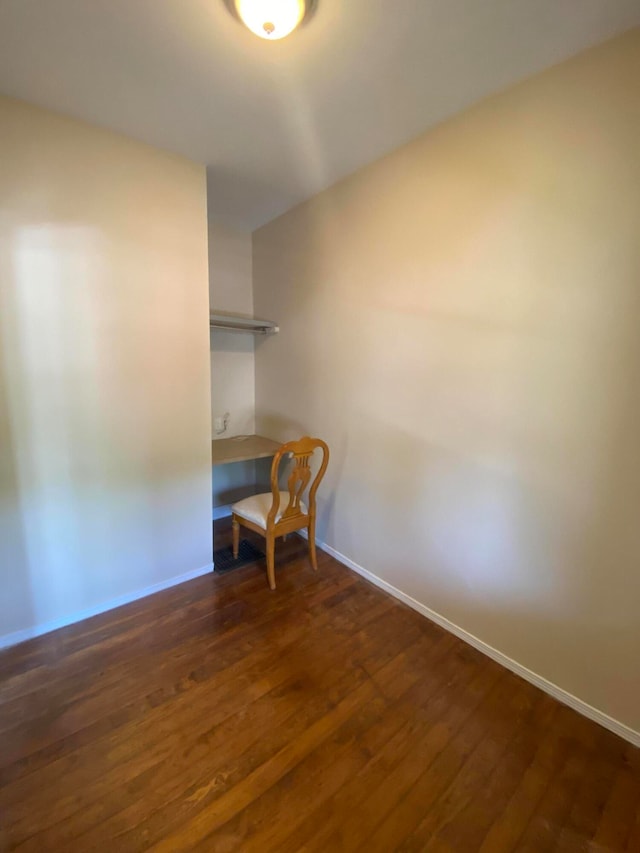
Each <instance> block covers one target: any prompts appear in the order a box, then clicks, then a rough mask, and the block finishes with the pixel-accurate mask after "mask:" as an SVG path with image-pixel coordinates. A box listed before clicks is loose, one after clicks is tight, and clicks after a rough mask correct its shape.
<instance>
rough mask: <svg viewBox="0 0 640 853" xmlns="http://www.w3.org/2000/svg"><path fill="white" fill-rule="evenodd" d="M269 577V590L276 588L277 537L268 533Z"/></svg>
mask: <svg viewBox="0 0 640 853" xmlns="http://www.w3.org/2000/svg"><path fill="white" fill-rule="evenodd" d="M266 539H267V577H268V579H269V588H270V589H275V588H276V572H275V549H276V537H275V535H274V533H273V531H271V532H267V536H266Z"/></svg>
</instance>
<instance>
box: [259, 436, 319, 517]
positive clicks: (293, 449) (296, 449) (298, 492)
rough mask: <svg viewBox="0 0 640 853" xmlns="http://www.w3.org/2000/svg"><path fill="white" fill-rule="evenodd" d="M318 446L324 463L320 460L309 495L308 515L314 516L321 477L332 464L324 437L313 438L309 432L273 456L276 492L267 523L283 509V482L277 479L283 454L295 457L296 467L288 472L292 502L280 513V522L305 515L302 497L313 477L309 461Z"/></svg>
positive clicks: (272, 485) (274, 487) (272, 466)
mask: <svg viewBox="0 0 640 853" xmlns="http://www.w3.org/2000/svg"><path fill="white" fill-rule="evenodd" d="M318 447H319V448H320V449H321V450H322V462H321V463H320V467H319V469H318V472H317V474H316V476H315V477H314V479H313V483H312V484H311V488H310V489H309V497H308V504H309V506H308V509H309V515H310V516H312V517H315V513H316V492H317V490H318V486H319V485H320V480H322V478H323V477H324V472H325V471H326V470H327V465H328V464H329V448H328V446H327V445H326V443H325V442H324V441H322V439H320V438H310V437H309V436H308V435H305V436H304V438H301V439H299V441H288V442H287V443H286V444H283V445H282V447H280V448H279V450H278V451H277V453H276V455H275V456H274V457H273V462H272V463H271V494H272V495H273V502H272V504H271V509H270V510H269V515H268V516H267V524H273V522H274V521H275V518H276V515H277V513H278V509H279V508H280V484H279V480H278V472H279V468H280V462H281V461H282V458H283V456H287V455H290V456H291V457H292V458H293V467H292V469H291V472H290V473H289V479H288V481H287V486H288V488H289V504H288V506H287V507H286V509H285V510H284V512H283V513H282V515H281V516H280V521H283V520H284V519H285V518H293V517H294V516H296V515H302V510H301V509H300V501H301V500H302V496H303V494H304V491H305V489H306V488H307V486H308V485H309V481H310V480H311V468H310V467H309V460H310V459H311V456H312V455H313V452H314V450H316V449H317V448H318Z"/></svg>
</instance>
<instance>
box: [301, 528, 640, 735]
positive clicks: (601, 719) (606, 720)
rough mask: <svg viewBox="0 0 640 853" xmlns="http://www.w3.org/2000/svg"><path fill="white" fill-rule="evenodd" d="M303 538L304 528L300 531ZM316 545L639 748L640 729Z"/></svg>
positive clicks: (371, 574)
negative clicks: (597, 706) (601, 709)
mask: <svg viewBox="0 0 640 853" xmlns="http://www.w3.org/2000/svg"><path fill="white" fill-rule="evenodd" d="M299 532H300V533H301V534H303V535H304V536H305V537H306V530H305V531H304V533H303V531H299ZM317 545H318V547H319V548H322V550H323V551H326V552H327V554H331V556H332V557H335V559H336V560H338V562H339V563H342V564H343V565H345V566H347V568H349V569H352V570H353V571H354V572H357V574H359V575H362V577H363V578H366V579H367V580H368V581H371V583H373V584H375V585H376V586H377V587H380V589H383V590H385V592H388V593H390V595H392V596H393V597H394V598H397V599H398V600H399V601H402V602H404V604H408V605H409V607H411V608H413V610H417V611H418V613H421V614H422V615H423V616H426V617H427V619H430V620H431V621H432V622H435V623H436V625H440V627H441V628H444V629H445V631H449V632H450V633H451V634H455V636H456V637H459V638H460V639H461V640H464V641H465V643H469V645H470V646H473V647H474V648H476V649H478V651H480V652H483V653H484V654H485V655H487V656H488V657H490V658H492V659H493V660H494V661H496V662H497V663H499V664H501V665H502V666H504V667H506V669H509V670H511V672H515V674H516V675H519V676H520V677H521V678H524V679H525V681H529V682H530V683H531V684H534V685H535V686H536V687H539V688H540V689H541V690H544V692H545V693H548V694H549V695H550V696H553V697H554V699H557V700H558V701H559V702H562V703H563V704H564V705H568V706H569V707H570V708H573V710H574V711H577V712H578V713H579V714H582V715H583V716H584V717H588V718H589V719H590V720H593V721H594V722H596V723H599V724H600V725H601V726H604V728H605V729H609V731H612V732H613V733H614V734H616V735H619V736H620V737H621V738H624V739H625V740H627V741H629V743H632V744H633V745H634V746H637V747H640V732H637V731H635V729H632V728H630V727H629V726H626V725H625V724H624V723H620V722H619V721H618V720H614V719H613V717H610V716H609V715H608V714H605V713H603V712H602V711H599V710H598V709H597V708H594V707H592V706H591V705H589V704H587V703H586V702H583V701H582V699H578V697H577V696H573V694H571V693H568V692H567V691H566V690H563V689H562V687H558V685H557V684H553V682H551V681H548V680H547V679H546V678H543V677H542V676H541V675H538V674H537V673H536V672H532V671H531V670H530V669H527V667H526V666H522V664H519V663H518V662H517V661H515V660H512V659H511V658H510V657H507V655H505V654H503V653H502V652H499V651H498V650H497V649H494V648H493V646H490V645H488V644H487V643H485V642H483V641H482V640H480V639H478V637H475V636H474V635H473V634H470V633H469V632H468V631H465V630H464V628H460V627H459V626H458V625H456V624H455V623H454V622H451V621H449V619H446V618H445V617H444V616H441V615H440V614H439V613H436V612H435V610H431V608H430V607H426V606H425V605H424V604H421V603H420V602H419V601H416V599H415V598H412V597H411V596H410V595H407V594H406V593H404V592H402V590H399V589H397V588H396V587H395V586H392V585H391V584H390V583H388V582H387V581H385V580H382V578H379V577H378V576H377V575H374V574H373V573H372V572H369V571H367V569H365V568H363V567H362V566H359V565H358V564H357V563H354V561H353V560H350V559H349V557H345V555H344V554H341V553H340V552H339V551H336V549H335V548H332V547H331V546H330V545H327V544H326V542H320V541H319V540H318V541H317Z"/></svg>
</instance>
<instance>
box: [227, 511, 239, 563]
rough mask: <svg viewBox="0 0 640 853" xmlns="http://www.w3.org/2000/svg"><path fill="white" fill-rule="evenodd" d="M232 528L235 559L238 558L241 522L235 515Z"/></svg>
mask: <svg viewBox="0 0 640 853" xmlns="http://www.w3.org/2000/svg"><path fill="white" fill-rule="evenodd" d="M231 530H232V533H233V559H234V560H237V559H238V548H239V547H240V524H239V522H238V519H237V518H236V517H235V515H234V516H233V521H232V522H231ZM227 541H229V540H227Z"/></svg>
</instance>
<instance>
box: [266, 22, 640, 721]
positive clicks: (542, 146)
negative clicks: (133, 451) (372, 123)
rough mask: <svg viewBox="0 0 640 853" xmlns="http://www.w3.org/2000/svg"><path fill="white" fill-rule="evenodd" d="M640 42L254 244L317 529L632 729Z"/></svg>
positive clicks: (377, 168)
mask: <svg viewBox="0 0 640 853" xmlns="http://www.w3.org/2000/svg"><path fill="white" fill-rule="evenodd" d="M639 80H640V31H638V30H636V31H634V32H632V33H630V34H629V35H627V36H625V37H623V38H620V39H618V40H617V41H614V42H611V43H608V44H607V45H604V46H602V47H601V48H598V49H595V50H593V51H591V52H589V53H586V54H583V55H582V56H580V57H578V58H576V59H575V60H573V61H571V62H569V63H567V64H564V65H562V66H560V67H558V68H556V69H553V70H551V71H550V72H548V73H546V74H544V75H541V76H539V77H537V78H535V79H533V80H531V81H529V82H527V83H525V84H523V85H521V86H519V87H517V88H515V89H513V90H510V91H509V92H507V93H505V94H503V95H501V96H499V97H495V98H492V99H491V100H488V101H486V102H485V103H483V104H481V105H480V106H478V107H477V108H475V109H473V110H470V111H468V112H466V113H465V114H464V115H462V116H460V117H458V118H457V119H455V120H452V121H449V122H447V123H446V124H444V125H442V126H441V127H439V128H438V129H436V130H434V131H433V132H430V133H428V134H426V135H424V136H423V137H421V138H420V139H418V140H416V141H415V142H413V143H411V144H410V145H408V146H407V147H405V148H403V149H401V150H399V151H397V152H395V153H394V154H392V155H390V156H389V157H387V158H385V159H384V160H382V161H380V162H378V163H376V164H374V165H372V166H370V167H368V168H366V169H364V170H362V171H360V172H359V173H357V174H356V175H354V176H353V177H351V178H350V179H347V180H345V181H343V182H342V183H340V184H338V185H336V186H335V187H333V188H332V189H330V190H328V191H327V192H324V193H322V194H321V195H319V196H317V197H316V198H314V199H313V200H311V201H310V202H308V203H306V204H304V205H302V206H300V207H298V208H296V209H294V210H293V211H291V212H289V213H288V214H286V215H284V216H283V217H281V218H279V219H278V220H276V221H274V222H273V223H271V224H269V225H267V226H265V227H264V228H262V229H261V230H259V231H257V232H256V233H255V235H254V258H253V262H254V289H255V292H254V299H255V309H256V313H257V314H263V313H268V314H269V316H273V317H274V319H276V320H277V321H278V322H279V324H280V328H281V332H280V334H279V335H278V336H277V337H274V338H271V339H268V340H265V341H263V342H261V343H260V344H259V345H258V347H257V349H256V403H257V426H258V430H259V431H262V432H265V433H267V434H273V435H274V436H275V437H281V438H283V439H284V438H287V437H289V436H293V435H296V434H300V433H303V432H311V433H314V434H318V435H320V436H322V437H323V438H325V439H326V440H327V441H328V442H329V444H330V446H331V451H332V459H331V464H330V469H329V474H328V478H327V481H326V483H325V485H324V486H323V488H322V489H321V492H320V506H319V513H320V525H319V536H320V539H322V540H324V541H326V542H327V543H328V544H330V545H331V546H332V547H334V548H336V549H337V550H338V551H339V552H341V553H342V554H344V555H346V556H347V557H349V558H350V559H352V560H354V561H355V562H356V563H358V564H360V565H361V566H363V567H365V568H366V569H368V570H369V571H371V572H373V573H375V574H376V575H378V576H379V577H380V578H383V579H384V580H386V581H388V582H389V583H391V584H393V585H394V586H396V587H398V588H399V589H400V590H402V591H403V592H405V593H407V594H408V595H410V596H413V597H414V598H415V599H417V600H418V601H419V602H421V603H422V604H424V605H426V606H428V607H430V608H432V609H433V610H435V611H436V612H438V613H440V614H442V615H444V616H445V617H447V618H448V619H450V620H452V621H453V622H454V623H456V624H457V625H458V626H461V627H462V628H463V629H465V630H466V631H468V632H471V633H472V634H475V635H476V636H477V637H479V638H480V639H481V640H483V641H484V642H486V643H488V644H490V645H492V646H493V647H495V648H496V649H498V650H499V651H501V652H503V653H504V654H506V655H508V656H510V657H512V658H513V659H515V660H516V661H517V662H519V663H520V664H522V665H524V666H526V667H529V668H530V669H531V670H533V671H534V672H535V673H538V674H539V675H541V676H543V677H545V678H547V679H549V680H550V681H552V682H554V683H555V684H556V685H558V686H560V687H561V688H563V689H564V690H566V691H569V692H570V693H572V694H574V695H575V696H577V697H579V698H580V699H582V700H583V701H585V702H587V703H590V704H591V705H593V706H595V707H596V708H597V709H599V710H601V711H603V712H604V713H606V714H608V715H610V716H611V717H613V718H614V719H616V720H618V721H620V722H622V723H624V724H626V725H627V726H629V727H631V728H633V729H635V730H636V731H640V667H639V666H638V661H639V660H640V619H639V618H638V607H639V605H640V523H639V518H640V450H639V447H640V444H639V442H640V395H639V389H640V333H639V325H638V324H639V317H640V191H639V188H640V156H639V153H640V111H639V101H638V81H639Z"/></svg>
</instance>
